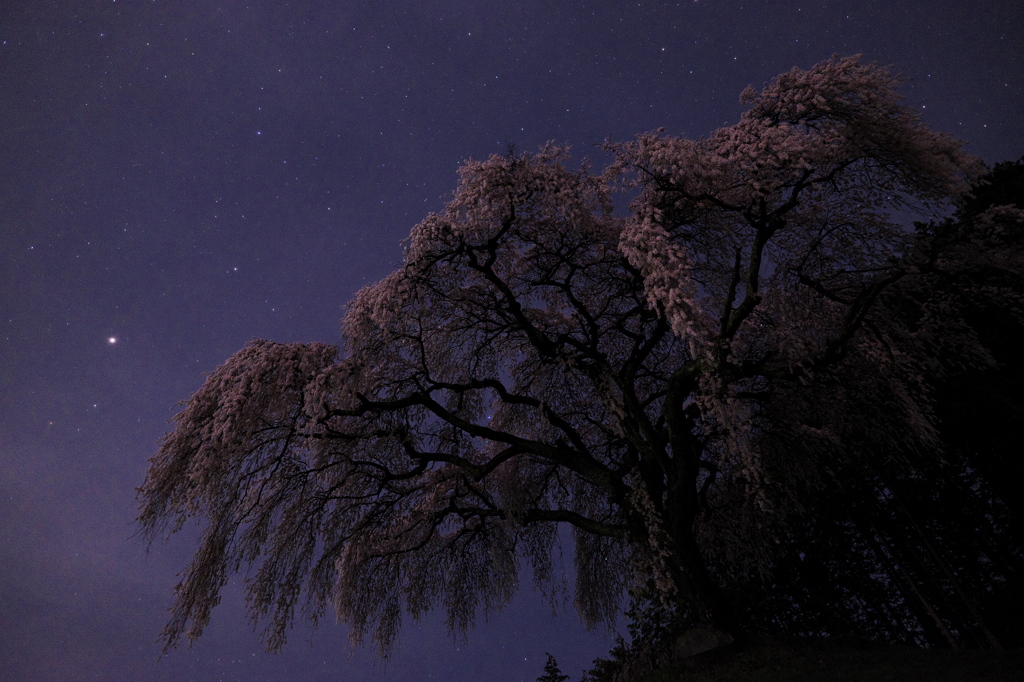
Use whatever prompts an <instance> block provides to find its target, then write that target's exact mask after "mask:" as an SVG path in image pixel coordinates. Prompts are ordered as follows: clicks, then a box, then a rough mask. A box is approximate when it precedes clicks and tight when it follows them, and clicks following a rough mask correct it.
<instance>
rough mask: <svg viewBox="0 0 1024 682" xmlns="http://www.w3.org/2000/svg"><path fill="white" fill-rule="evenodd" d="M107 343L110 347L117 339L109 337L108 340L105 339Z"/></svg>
mask: <svg viewBox="0 0 1024 682" xmlns="http://www.w3.org/2000/svg"><path fill="white" fill-rule="evenodd" d="M107 343H109V344H110V345H114V344H115V343H117V337H116V336H111V337H110V338H109V339H107Z"/></svg>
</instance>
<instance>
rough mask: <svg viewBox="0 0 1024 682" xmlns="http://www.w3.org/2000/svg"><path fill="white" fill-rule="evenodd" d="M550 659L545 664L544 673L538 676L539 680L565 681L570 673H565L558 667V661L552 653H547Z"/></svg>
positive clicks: (540, 681)
mask: <svg viewBox="0 0 1024 682" xmlns="http://www.w3.org/2000/svg"><path fill="white" fill-rule="evenodd" d="M547 657H548V661H547V663H545V664H544V674H543V675H541V676H540V677H538V678H537V682H565V681H566V680H568V679H569V676H568V675H563V674H562V671H561V670H560V669H559V668H558V661H556V660H555V657H554V656H552V655H551V654H547Z"/></svg>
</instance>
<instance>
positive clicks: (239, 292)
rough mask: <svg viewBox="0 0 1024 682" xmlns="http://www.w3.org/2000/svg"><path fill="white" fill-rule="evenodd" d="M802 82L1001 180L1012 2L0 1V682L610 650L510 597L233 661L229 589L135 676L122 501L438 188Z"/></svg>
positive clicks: (511, 663) (144, 604)
mask: <svg viewBox="0 0 1024 682" xmlns="http://www.w3.org/2000/svg"><path fill="white" fill-rule="evenodd" d="M833 53H839V54H840V55H849V54H855V53H862V54H864V56H865V59H866V60H868V61H877V62H880V63H883V64H892V65H894V66H895V67H896V69H897V70H899V71H901V72H903V73H904V74H905V75H906V76H907V77H908V78H909V81H908V83H907V84H906V85H905V86H904V89H903V93H904V94H905V95H906V98H907V100H906V101H907V103H908V104H909V105H911V106H913V107H914V108H916V109H919V110H920V111H921V113H922V116H923V117H924V119H925V121H926V122H927V123H929V124H930V125H931V126H932V127H934V128H936V129H938V130H942V131H946V132H949V133H952V134H953V135H955V136H957V137H960V138H962V139H964V140H966V141H967V143H968V147H969V149H970V150H971V151H973V152H974V153H976V154H978V155H980V156H981V157H983V158H984V159H985V161H987V162H988V163H990V164H991V163H994V162H997V161H1001V160H1010V159H1017V158H1019V157H1021V155H1022V154H1024V126H1022V125H1021V121H1022V115H1024V95H1022V92H1024V91H1022V85H1024V82H1022V77H1024V70H1022V68H1021V63H1022V59H1024V4H1022V3H1021V2H1020V0H978V1H977V2H964V1H963V0H955V1H952V2H950V1H946V0H932V1H924V0H857V1H851V0H817V1H816V2H809V3H806V4H803V3H800V2H796V1H786V0H775V1H771V2H769V1H767V0H760V1H744V2H740V1H738V0H696V1H694V0H687V1H686V2H661V1H654V0H643V1H641V2H627V1H625V0H614V1H613V0H603V1H595V0H589V1H586V2H584V1H582V0H565V1H562V2H559V1H553V0H502V1H497V0H450V1H439V0H375V1H373V2H369V1H366V2H354V1H351V0H350V1H347V2H346V1H340V2H312V1H309V2H285V1H280V0H278V1H274V2H270V1H269V0H268V1H267V2H242V1H241V0H237V1H234V0H228V1H225V2H220V1H217V0H202V1H197V0H173V1H172V0H152V1H150V0H105V1H103V2H101V1H99V0H96V1H88V0H60V1H59V2H52V1H51V2H43V1H30V0H4V1H3V2H2V3H0V164H2V166H0V173H2V175H0V679H4V680H23V681H34V680H93V679H99V680H114V681H119V680H168V681H179V680H197V681H203V680H246V681H248V680H354V681H360V680H396V681H397V680H410V681H412V680H424V679H438V680H453V681H455V682H460V681H462V680H466V681H470V680H473V681H477V680H495V681H501V682H504V681H518V680H528V681H530V682H532V681H533V680H534V679H535V678H536V677H537V676H538V675H540V674H541V673H542V672H543V665H544V660H545V657H544V653H545V652H546V651H550V652H551V653H552V654H554V655H555V656H556V657H557V658H558V660H559V663H560V664H561V667H562V669H563V671H565V672H567V673H569V674H571V675H573V678H574V679H578V677H579V674H580V671H581V670H583V669H584V667H589V663H590V662H591V661H592V659H593V658H594V657H595V656H598V655H601V654H604V653H605V652H607V650H608V648H609V647H610V646H611V645H612V644H613V636H612V635H611V634H610V633H608V632H604V631H598V632H594V633H587V632H585V631H584V629H583V628H582V626H581V625H580V624H579V622H578V620H577V618H576V616H575V613H574V612H573V611H572V610H571V607H570V609H569V610H568V611H567V612H564V611H563V612H561V613H560V615H559V616H558V617H554V618H553V617H552V616H551V609H550V607H548V606H547V605H545V604H544V603H543V602H541V601H540V599H539V597H537V596H536V595H535V594H534V593H533V592H532V589H531V587H530V585H529V579H528V576H525V575H524V576H523V577H524V581H523V589H521V591H520V593H519V596H518V597H517V599H516V600H515V601H514V602H513V604H512V605H511V606H510V607H509V608H508V609H506V610H505V611H504V612H502V613H499V614H491V616H490V617H489V618H488V619H487V621H486V622H484V619H483V617H482V616H481V618H480V626H479V627H478V628H476V629H475V630H473V631H471V632H470V633H469V635H468V639H467V640H465V641H453V640H452V638H451V637H450V636H449V635H448V634H447V632H446V631H445V629H444V625H443V617H441V616H440V615H438V617H435V618H430V619H428V620H427V621H426V622H424V623H419V624H412V623H410V624H408V626H407V627H406V629H405V630H404V631H403V634H402V636H401V638H400V640H399V647H398V650H397V651H396V654H395V656H394V658H393V660H392V661H391V662H390V663H389V664H388V666H387V667H386V668H384V669H381V668H380V666H379V665H378V664H377V662H376V659H374V658H373V656H372V655H371V653H370V651H368V650H357V651H356V652H355V653H354V655H351V656H350V650H349V647H348V640H347V632H346V630H345V628H344V627H343V626H336V625H334V624H333V623H328V624H326V625H323V626H322V627H321V628H320V629H319V630H317V631H312V630H311V629H310V627H309V626H308V625H307V624H305V623H299V624H298V625H297V626H296V627H295V629H294V630H293V632H292V636H291V639H290V641H289V644H288V646H287V647H286V649H285V651H284V653H283V654H279V655H271V654H266V653H263V650H262V647H261V644H260V642H259V639H258V636H257V635H256V634H254V632H253V630H252V627H251V626H250V624H249V622H248V618H247V616H246V615H245V612H244V609H243V608H242V598H241V590H240V589H239V581H235V582H233V583H232V585H231V586H230V587H229V589H228V590H227V593H226V594H225V598H224V602H223V603H222V604H221V606H220V607H219V608H218V609H216V610H215V611H214V614H213V622H212V624H211V626H210V627H209V628H208V630H207V633H206V634H205V635H204V637H203V638H202V639H201V640H199V641H198V642H197V643H196V644H195V645H194V646H193V647H192V648H191V649H188V648H180V649H177V650H174V651H172V652H171V653H170V654H169V655H167V656H166V657H164V658H163V659H160V660H158V658H159V654H160V649H159V644H158V643H157V638H158V635H159V632H160V629H161V627H162V626H163V624H164V622H165V619H166V617H167V608H168V607H169V606H170V604H171V601H172V589H173V586H174V584H175V583H176V577H175V576H176V574H177V573H178V572H179V571H180V570H182V569H183V568H184V566H185V565H186V563H187V561H188V559H189V556H190V552H191V550H192V548H193V547H194V541H195V539H196V532H195V531H194V530H188V531H187V532H183V533H182V534H181V536H180V537H176V538H174V539H173V540H172V541H170V542H168V543H158V544H156V545H154V546H153V547H152V548H150V549H149V550H148V552H147V547H146V545H145V543H144V542H143V541H142V540H141V539H140V538H138V537H136V536H134V534H135V532H136V527H135V524H134V519H135V516H136V511H137V503H136V500H135V488H136V487H137V486H138V485H140V484H141V483H142V480H143V477H144V474H145V470H146V466H147V460H148V458H149V457H150V456H152V455H153V454H154V452H155V451H156V448H157V443H158V441H159V439H160V437H161V436H162V435H163V434H164V433H165V431H166V430H167V429H168V422H167V420H168V419H169V418H170V417H171V416H172V415H173V414H174V412H175V410H176V409H177V408H176V407H175V405H176V404H177V403H178V402H179V401H180V400H182V399H185V398H187V397H188V396H189V395H190V394H191V393H192V392H193V391H195V390H196V389H197V388H198V387H199V386H200V384H201V383H202V381H203V373H204V372H208V371H210V370H212V369H214V368H215V367H216V366H217V365H219V364H220V363H221V362H223V361H224V360H225V359H226V358H227V357H228V356H230V355H231V354H232V353H233V352H234V351H236V350H238V349H239V348H241V347H242V346H243V345H244V344H245V343H246V342H247V341H248V340H250V339H252V338H253V337H261V338H268V339H273V340H276V341H283V342H287V341H322V342H335V341H337V340H338V339H339V334H340V331H339V324H338V323H339V320H340V318H341V316H342V307H343V305H344V304H345V303H346V302H347V301H348V300H349V299H350V298H351V297H352V295H353V294H354V293H355V291H356V290H357V289H359V288H360V287H362V286H363V285H365V284H368V283H371V282H373V281H375V280H377V279H379V278H381V277H383V276H384V275H386V274H387V273H388V272H389V271H390V270H391V269H393V268H394V267H395V266H396V264H397V263H398V262H399V261H400V258H401V247H400V242H401V240H402V239H403V238H404V237H405V236H406V235H407V234H408V233H409V230H410V228H411V227H412V226H413V225H415V224H416V223H417V222H419V221H420V220H422V219H423V218H424V217H425V216H426V215H427V214H428V213H429V212H430V211H437V210H439V209H440V208H441V207H442V206H443V205H444V202H445V197H446V196H448V195H450V193H451V192H452V190H453V189H454V188H455V183H456V169H457V168H458V166H459V164H460V162H461V161H462V160H464V159H467V158H470V157H473V158H478V159H479V158H483V157H486V156H487V155H489V154H491V153H495V152H497V153H502V152H504V151H505V149H506V147H507V145H508V144H509V143H514V144H515V145H516V146H517V147H518V148H519V149H521V150H533V149H536V148H537V147H538V146H539V145H541V144H542V143H544V142H545V141H547V140H555V141H557V142H560V143H569V144H572V145H573V148H574V155H575V158H577V159H582V158H583V157H585V156H587V157H590V158H591V159H593V160H594V161H595V165H600V164H601V163H602V162H603V160H604V157H603V156H602V153H601V151H600V150H599V149H598V148H597V146H596V145H598V144H599V143H601V142H602V141H603V140H605V139H606V138H609V137H610V138H611V139H613V140H625V139H628V138H631V137H632V136H633V135H634V134H636V133H639V132H643V131H647V130H651V129H654V128H658V127H665V128H666V129H667V131H668V132H670V133H674V134H681V135H687V136H692V137H700V136H706V135H708V134H709V133H710V132H711V131H713V130H714V129H715V128H717V127H720V126H722V125H723V124H729V123H732V122H735V121H736V120H737V118H738V116H739V113H740V111H741V107H740V105H739V102H738V96H739V93H740V92H741V91H742V90H743V89H744V87H746V86H747V85H748V84H753V85H754V86H755V87H757V86H760V85H762V84H764V83H765V82H766V81H767V80H769V79H770V78H772V77H773V76H775V75H777V74H778V73H780V72H782V71H786V70H788V69H790V68H791V67H793V66H801V67H804V68H807V67H810V66H811V65H813V64H814V63H816V62H819V61H821V60H823V59H826V58H828V57H829V56H830V55H832V54H833ZM569 563H571V562H569Z"/></svg>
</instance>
